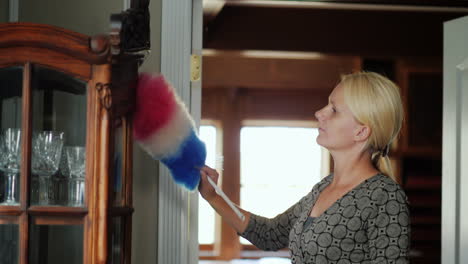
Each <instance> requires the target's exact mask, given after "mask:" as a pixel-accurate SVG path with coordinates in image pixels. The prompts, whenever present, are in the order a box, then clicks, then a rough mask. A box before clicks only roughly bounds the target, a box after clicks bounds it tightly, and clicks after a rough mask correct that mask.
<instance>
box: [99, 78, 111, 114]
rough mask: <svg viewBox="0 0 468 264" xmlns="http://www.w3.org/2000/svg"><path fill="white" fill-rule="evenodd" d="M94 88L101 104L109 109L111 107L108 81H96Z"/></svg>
mask: <svg viewBox="0 0 468 264" xmlns="http://www.w3.org/2000/svg"><path fill="white" fill-rule="evenodd" d="M96 90H97V91H98V95H99V99H100V102H101V106H102V107H104V109H106V110H107V111H109V110H110V109H111V107H112V95H111V84H110V83H100V82H99V83H97V84H96Z"/></svg>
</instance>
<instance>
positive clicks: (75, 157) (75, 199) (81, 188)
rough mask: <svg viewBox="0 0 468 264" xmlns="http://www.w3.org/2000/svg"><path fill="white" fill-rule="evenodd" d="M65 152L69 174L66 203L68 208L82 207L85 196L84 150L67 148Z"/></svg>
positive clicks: (82, 148) (72, 147)
mask: <svg viewBox="0 0 468 264" xmlns="http://www.w3.org/2000/svg"><path fill="white" fill-rule="evenodd" d="M65 152H66V154H67V162H68V171H69V173H70V178H69V187H68V194H69V196H68V203H69V205H70V206H82V205H83V204H84V194H85V168H86V162H85V161H86V156H85V154H86V149H85V148H84V147H80V146H69V147H66V148H65Z"/></svg>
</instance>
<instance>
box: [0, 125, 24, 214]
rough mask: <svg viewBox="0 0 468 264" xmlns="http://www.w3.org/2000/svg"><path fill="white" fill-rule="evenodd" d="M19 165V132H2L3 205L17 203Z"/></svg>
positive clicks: (0, 165)
mask: <svg viewBox="0 0 468 264" xmlns="http://www.w3.org/2000/svg"><path fill="white" fill-rule="evenodd" d="M20 164H21V130H20V129H18V128H8V129H6V130H4V131H3V132H2V135H1V139H0V170H2V171H3V172H4V177H5V179H4V201H3V202H2V203H1V204H3V205H17V204H19V203H18V193H19V184H18V174H19V171H20Z"/></svg>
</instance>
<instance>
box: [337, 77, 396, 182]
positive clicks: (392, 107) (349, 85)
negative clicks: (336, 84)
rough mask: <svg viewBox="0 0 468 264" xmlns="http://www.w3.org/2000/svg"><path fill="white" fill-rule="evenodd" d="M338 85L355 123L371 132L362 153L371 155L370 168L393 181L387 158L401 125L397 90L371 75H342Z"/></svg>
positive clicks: (387, 81)
mask: <svg viewBox="0 0 468 264" xmlns="http://www.w3.org/2000/svg"><path fill="white" fill-rule="evenodd" d="M340 85H342V86H343V88H344V98H345V102H346V104H347V105H348V107H349V109H350V110H351V112H352V113H353V115H354V117H355V118H356V120H357V121H358V122H360V123H361V124H363V125H366V126H368V127H369V128H370V129H371V134H370V136H369V138H368V139H367V143H366V146H365V147H364V149H366V150H369V151H370V152H371V159H372V164H373V165H374V167H375V168H376V169H378V170H379V171H381V172H382V173H384V174H386V175H388V176H390V177H391V178H392V179H394V180H396V179H395V175H394V174H393V172H392V167H391V164H390V160H389V158H388V155H387V154H388V150H389V148H390V146H391V144H392V143H393V141H394V140H395V139H396V138H397V136H398V135H399V133H400V129H401V126H402V123H403V115H404V114H403V103H402V101H401V96H400V91H399V88H398V86H397V85H396V84H395V83H393V82H392V81H391V80H389V79H387V78H386V77H384V76H382V75H380V74H377V73H374V72H358V73H353V74H349V75H344V76H342V77H341V82H340Z"/></svg>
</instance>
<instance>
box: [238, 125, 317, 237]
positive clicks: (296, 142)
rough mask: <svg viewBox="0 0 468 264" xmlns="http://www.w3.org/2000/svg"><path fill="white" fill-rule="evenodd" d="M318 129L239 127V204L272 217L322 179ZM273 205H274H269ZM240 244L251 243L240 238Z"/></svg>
mask: <svg viewBox="0 0 468 264" xmlns="http://www.w3.org/2000/svg"><path fill="white" fill-rule="evenodd" d="M317 135H318V129H317V128H307V127H284V126H283V127H281V126H276V127H275V126H261V127H255V126H246V127H243V128H242V129H241V137H240V144H241V147H240V150H241V153H240V157H241V159H240V160H241V175H240V180H241V189H240V200H241V207H242V208H243V209H245V210H248V211H250V212H252V213H255V214H258V215H261V216H265V217H270V218H271V217H274V216H276V215H277V214H279V213H282V212H284V211H285V210H286V209H288V208H289V207H290V206H291V205H293V204H294V203H296V202H297V201H299V200H300V199H301V198H302V197H303V196H305V195H306V194H307V193H308V192H309V191H310V190H311V189H312V186H313V185H314V184H315V183H317V182H318V181H320V179H321V164H322V158H321V157H322V149H321V147H320V146H319V145H318V144H317V143H316V141H315V139H316V137H317ZM272 205H274V206H272ZM241 243H242V244H250V242H248V241H247V240H245V239H243V238H241Z"/></svg>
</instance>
